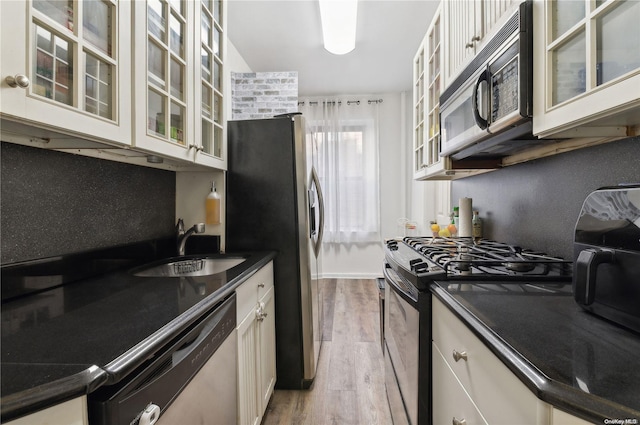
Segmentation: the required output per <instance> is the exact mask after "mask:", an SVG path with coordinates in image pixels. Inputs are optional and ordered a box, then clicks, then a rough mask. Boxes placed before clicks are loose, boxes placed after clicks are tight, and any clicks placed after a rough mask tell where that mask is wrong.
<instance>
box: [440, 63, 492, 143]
mask: <svg viewBox="0 0 640 425" xmlns="http://www.w3.org/2000/svg"><path fill="white" fill-rule="evenodd" d="M486 74H487V72H486V65H484V66H482V67H480V68H479V69H478V71H476V72H475V73H474V74H473V75H472V76H471V77H470V78H468V79H467V80H466V81H465V83H464V84H463V85H462V86H460V88H459V89H458V90H457V91H456V93H455V94H454V95H453V96H452V97H451V98H450V99H449V100H447V101H446V103H445V104H443V105H442V109H441V112H440V122H441V132H442V149H441V151H440V156H447V155H451V154H453V153H455V152H458V151H459V150H461V149H462V148H465V147H467V146H469V145H470V144H472V143H475V142H477V141H479V140H481V139H483V138H484V137H487V136H488V135H489V133H488V132H487V130H486V128H487V124H486V121H487V120H486V118H487V111H488V102H487V94H486V92H487V79H486ZM483 123H484V124H483Z"/></svg>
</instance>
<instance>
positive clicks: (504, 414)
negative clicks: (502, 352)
mask: <svg viewBox="0 0 640 425" xmlns="http://www.w3.org/2000/svg"><path fill="white" fill-rule="evenodd" d="M432 326H433V329H432V331H433V345H434V347H433V348H434V350H433V360H432V361H433V365H432V366H433V377H434V382H433V393H434V394H433V398H434V403H433V415H434V423H447V424H448V423H454V424H455V423H457V422H455V421H454V419H455V420H462V419H465V420H466V424H467V425H472V424H475V423H478V424H483V423H488V424H505V425H507V424H520V425H526V424H531V425H542V424H548V423H549V417H550V414H551V412H550V410H551V406H550V405H549V404H547V403H545V402H543V401H541V400H540V399H538V398H537V397H536V396H535V395H534V394H533V393H532V392H531V391H530V390H529V389H528V388H527V387H526V386H525V385H524V384H523V383H522V382H521V381H520V380H519V379H518V378H517V377H516V376H515V375H514V374H513V373H512V372H511V371H510V370H509V369H508V368H507V367H506V366H505V365H504V364H503V363H502V362H501V361H500V360H499V359H498V358H497V357H496V356H495V355H494V354H493V353H492V352H491V351H490V350H489V349H488V348H487V347H486V346H485V345H484V344H483V343H482V341H480V340H479V339H478V338H477V337H476V336H475V335H474V334H473V333H472V332H471V331H470V330H469V328H467V326H466V325H465V324H464V323H462V322H461V321H460V320H459V319H457V318H456V316H455V315H454V314H453V313H452V312H451V311H450V310H449V309H448V308H447V307H446V306H445V305H444V304H443V303H442V302H441V301H439V300H438V299H436V298H433V325H432ZM455 384H458V386H459V388H458V387H456V385H455ZM440 386H442V389H441V388H440ZM450 388H451V389H452V390H451V392H448V391H447V390H449V389H450ZM463 396H466V397H463ZM473 408H475V409H473ZM462 415H469V417H467V418H464V417H461V416H462ZM436 418H442V419H443V421H438V420H436ZM460 423H464V422H460Z"/></svg>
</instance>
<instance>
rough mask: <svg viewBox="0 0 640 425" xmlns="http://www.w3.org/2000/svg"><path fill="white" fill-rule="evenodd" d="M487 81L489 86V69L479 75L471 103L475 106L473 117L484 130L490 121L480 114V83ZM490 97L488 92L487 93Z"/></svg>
mask: <svg viewBox="0 0 640 425" xmlns="http://www.w3.org/2000/svg"><path fill="white" fill-rule="evenodd" d="M483 81H485V82H486V83H487V87H488V86H489V70H485V71H484V72H482V74H480V76H479V77H478V81H476V84H475V86H473V93H471V104H472V107H473V118H475V120H476V124H477V125H478V127H480V128H481V129H482V130H486V129H487V127H489V122H488V121H487V120H486V119H485V118H482V117H481V116H480V111H479V110H478V89H479V88H480V84H482V82H483ZM487 98H488V94H487Z"/></svg>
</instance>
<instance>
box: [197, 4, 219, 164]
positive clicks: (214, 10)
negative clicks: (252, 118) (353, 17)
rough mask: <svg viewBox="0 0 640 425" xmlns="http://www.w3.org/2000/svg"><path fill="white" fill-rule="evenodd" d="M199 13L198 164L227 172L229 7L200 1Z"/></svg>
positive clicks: (198, 5)
mask: <svg viewBox="0 0 640 425" xmlns="http://www.w3.org/2000/svg"><path fill="white" fill-rule="evenodd" d="M196 3H198V4H197V7H198V8H199V12H200V15H199V16H200V19H199V22H200V26H199V34H196V35H197V36H196V40H199V41H198V46H197V49H199V51H200V64H196V81H199V83H200V84H199V85H200V87H196V93H195V94H196V111H197V113H196V114H195V118H196V123H195V126H194V127H195V128H197V129H199V134H197V135H196V139H197V141H198V143H197V144H198V147H197V154H196V155H197V156H196V159H197V161H198V162H201V163H205V164H207V165H211V166H217V167H219V168H224V165H223V164H224V161H225V154H226V153H225V149H224V147H225V143H223V142H224V140H225V138H226V132H225V130H224V128H225V127H224V120H225V116H224V108H223V105H224V103H223V88H224V87H223V74H222V70H223V68H224V61H223V57H224V55H223V53H224V51H225V50H226V45H225V43H224V40H225V39H226V37H224V22H225V13H226V3H225V2H223V1H222V0H201V1H199V2H196Z"/></svg>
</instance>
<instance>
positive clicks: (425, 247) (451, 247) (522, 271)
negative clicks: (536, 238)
mask: <svg viewBox="0 0 640 425" xmlns="http://www.w3.org/2000/svg"><path fill="white" fill-rule="evenodd" d="M403 241H404V243H405V244H406V245H408V246H410V247H411V248H412V249H413V250H414V251H416V252H417V253H418V254H420V255H421V256H422V257H424V258H426V259H428V260H429V261H430V262H432V263H434V264H436V265H437V266H439V267H440V268H442V270H444V272H445V274H446V276H447V278H448V279H464V278H466V277H467V276H470V275H472V276H473V277H474V278H479V277H480V278H482V277H484V276H486V277H487V278H488V279H490V278H495V277H505V278H509V277H516V278H517V277H523V278H527V279H530V278H535V277H539V278H541V279H544V278H546V277H548V276H549V277H569V278H570V276H571V262H570V261H565V260H563V259H562V258H557V257H552V256H549V255H547V254H544V253H542V252H538V251H533V250H525V249H522V248H520V247H518V246H513V245H508V244H505V243H501V242H496V241H492V240H488V239H482V240H480V241H477V242H475V241H473V239H472V238H433V237H406V238H404V240H403Z"/></svg>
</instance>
